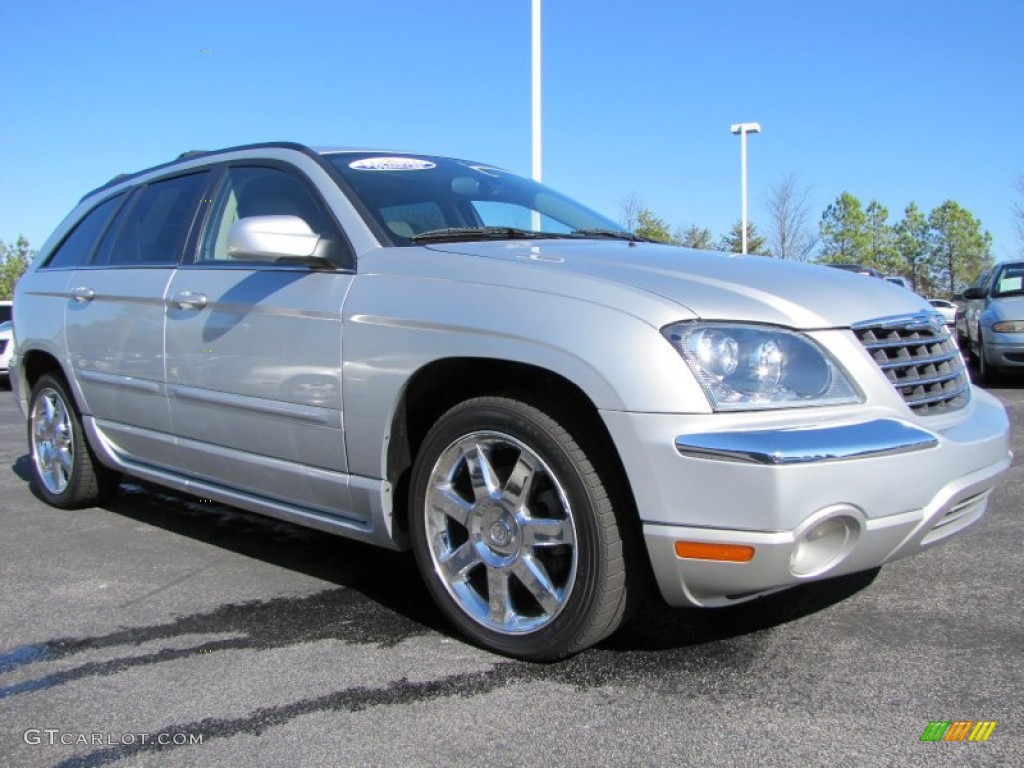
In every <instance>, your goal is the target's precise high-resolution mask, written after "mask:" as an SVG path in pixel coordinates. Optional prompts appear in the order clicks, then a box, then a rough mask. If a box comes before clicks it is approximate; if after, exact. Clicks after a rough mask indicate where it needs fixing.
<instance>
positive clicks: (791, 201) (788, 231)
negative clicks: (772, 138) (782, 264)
mask: <svg viewBox="0 0 1024 768" xmlns="http://www.w3.org/2000/svg"><path fill="white" fill-rule="evenodd" d="M810 193H811V190H810V188H809V187H805V186H803V185H802V184H801V183H800V177H799V176H798V175H797V174H795V173H791V174H789V175H788V176H786V177H785V178H784V179H782V181H780V182H779V183H778V184H776V185H775V186H773V187H772V188H771V189H770V190H769V192H768V197H767V200H766V201H765V206H764V207H765V211H766V212H767V213H768V235H767V239H768V247H769V250H770V251H771V254H772V256H774V257H775V258H777V259H787V260H790V261H807V260H808V258H810V255H811V251H813V250H814V247H815V246H816V245H817V244H818V239H817V237H816V236H815V235H814V229H813V228H812V227H811V226H810V221H811V205H810V202H809V200H808V198H809V197H810Z"/></svg>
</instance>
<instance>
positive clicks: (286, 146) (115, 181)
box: [78, 141, 316, 202]
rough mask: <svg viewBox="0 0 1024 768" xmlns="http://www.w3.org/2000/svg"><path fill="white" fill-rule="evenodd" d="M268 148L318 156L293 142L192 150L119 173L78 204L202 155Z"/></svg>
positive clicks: (87, 193) (272, 142)
mask: <svg viewBox="0 0 1024 768" xmlns="http://www.w3.org/2000/svg"><path fill="white" fill-rule="evenodd" d="M266 147H280V148H282V149H294V150H297V151H299V152H304V153H306V154H307V155H311V156H315V155H316V153H315V152H314V151H313V150H311V149H310V148H309V147H307V146H305V145H304V144H298V143H296V142H293V141H268V142H261V143H257V144H242V145H239V146H237V147H225V148H224V149H213V150H205V149H190V150H188V151H187V152H182V153H181V154H180V155H178V156H177V157H176V158H174V160H171V161H170V162H167V163H161V164H160V165H154V166H153V167H152V168H145V169H143V170H141V171H136V172H135V173H119V174H118V175H117V176H115V177H114V178H112V179H111V180H110V181H108V182H107V183H106V184H101V185H100V186H98V187H96V189H93V190H90V191H89V192H86V193H85V194H84V195H82V199H81V200H79V201H78V202H82V200H85V199H86V198H88V197H91V196H92V195H95V194H96V193H97V192H100V191H102V190H104V189H106V188H107V187H112V186H114V185H115V184H118V183H120V182H122V181H124V180H125V179H130V178H132V177H134V176H141V175H142V174H144V173H149V172H150V171H156V170H160V169H162V168H168V167H170V166H173V165H174V164H175V163H180V162H183V161H185V160H191V159H192V158H194V157H200V156H202V155H213V154H219V153H223V152H234V151H237V150H244V149H263V148H266Z"/></svg>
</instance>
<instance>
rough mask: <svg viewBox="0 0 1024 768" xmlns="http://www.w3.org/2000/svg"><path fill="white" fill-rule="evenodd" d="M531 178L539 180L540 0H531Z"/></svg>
mask: <svg viewBox="0 0 1024 768" xmlns="http://www.w3.org/2000/svg"><path fill="white" fill-rule="evenodd" d="M532 27H533V30H532V31H533V34H532V46H531V50H532V64H533V67H532V69H533V179H534V181H540V180H541V162H540V160H541V152H540V143H541V133H540V0H533V23H532Z"/></svg>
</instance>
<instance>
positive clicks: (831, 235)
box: [622, 177, 1024, 297]
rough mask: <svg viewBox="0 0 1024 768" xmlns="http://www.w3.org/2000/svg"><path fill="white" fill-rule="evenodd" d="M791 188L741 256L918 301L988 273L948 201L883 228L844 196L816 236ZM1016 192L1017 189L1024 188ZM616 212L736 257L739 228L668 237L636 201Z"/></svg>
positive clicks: (659, 234)
mask: <svg viewBox="0 0 1024 768" xmlns="http://www.w3.org/2000/svg"><path fill="white" fill-rule="evenodd" d="M794 184H795V181H794V177H790V178H788V179H786V180H784V182H783V183H782V184H780V185H778V186H776V187H775V188H773V190H772V196H771V197H770V198H769V200H768V201H767V205H766V208H767V210H768V212H769V218H770V219H772V221H771V222H770V224H771V225H772V226H771V227H770V229H771V230H772V231H771V233H770V235H769V236H765V235H763V234H762V233H761V232H760V231H759V230H758V228H757V225H755V224H754V223H752V222H748V226H747V251H748V253H750V254H752V255H759V256H775V257H777V258H784V259H795V260H801V261H804V260H811V261H817V262H818V263H821V264H860V265H862V266H865V267H874V268H875V269H877V270H879V271H880V272H881V273H882V274H885V275H903V276H905V277H907V278H909V279H910V281H911V283H912V284H913V285H914V287H915V290H917V291H918V293H921V294H922V295H925V296H947V297H949V296H952V295H953V294H954V293H959V292H960V291H962V290H963V289H964V288H965V287H967V286H969V285H970V284H971V283H973V282H974V281H975V279H976V278H977V277H978V275H979V274H981V272H983V271H984V270H986V269H989V268H990V267H991V266H992V263H993V259H992V254H991V249H992V236H991V235H990V234H989V233H988V232H987V231H983V230H982V227H981V222H980V221H979V220H978V219H976V218H975V217H974V215H973V214H971V212H970V211H968V210H967V209H966V208H964V207H963V206H962V205H960V204H959V203H957V202H956V201H955V200H947V201H946V202H944V203H942V204H941V205H940V206H938V207H937V208H935V209H933V210H932V211H930V212H928V213H927V214H926V213H924V212H923V211H921V210H920V209H919V208H918V207H917V204H916V203H914V202H911V203H910V204H908V205H907V207H906V208H905V209H904V211H903V218H901V219H899V220H898V221H895V222H890V219H889V211H888V209H887V208H886V207H885V206H884V205H882V204H881V203H879V202H878V201H877V200H871V201H869V202H868V204H867V205H864V204H863V203H862V202H861V201H860V199H859V198H857V197H856V196H854V195H853V194H851V193H849V192H843V193H842V194H841V195H839V197H837V198H836V199H835V201H834V202H832V203H830V204H829V205H828V206H827V207H826V208H825V211H824V212H823V213H822V215H821V219H820V220H819V222H818V226H817V232H816V233H812V232H811V231H810V227H809V226H808V224H807V223H806V221H807V217H806V214H805V208H804V206H805V202H804V201H805V200H806V191H801V190H800V189H799V188H798V187H796V186H794ZM1021 184H1022V188H1024V182H1021ZM622 209H623V217H622V223H623V224H624V225H626V226H627V227H628V228H630V229H632V230H633V231H635V232H636V233H637V234H639V235H642V236H644V237H648V238H650V239H652V240H656V241H658V242H663V243H671V244H673V245H681V246H684V247H688V248H699V249H713V250H720V251H728V252H732V253H739V252H740V251H741V247H742V245H741V235H742V227H741V224H740V222H738V221H737V222H736V223H735V224H733V226H732V227H731V228H730V229H729V231H728V232H726V233H725V234H723V235H721V236H719V237H718V238H717V239H716V238H715V237H714V235H713V234H712V232H711V230H709V229H707V228H706V227H700V226H698V225H696V224H691V225H690V226H688V227H686V228H677V229H674V230H673V229H672V228H671V227H670V226H669V224H668V222H667V221H666V220H665V219H663V218H661V217H660V216H658V215H657V214H655V213H654V212H653V211H651V210H650V209H649V208H647V207H645V206H643V205H640V204H638V203H637V201H636V198H627V200H626V201H625V202H624V203H623V204H622ZM773 244H774V247H773ZM794 244H795V247H794ZM776 251H778V252H776Z"/></svg>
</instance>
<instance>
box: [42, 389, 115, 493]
mask: <svg viewBox="0 0 1024 768" xmlns="http://www.w3.org/2000/svg"><path fill="white" fill-rule="evenodd" d="M28 443H29V450H30V451H31V454H32V479H33V481H34V483H35V486H36V489H37V490H38V491H39V493H40V495H41V496H42V497H43V499H45V500H46V502H47V503H48V504H50V505H52V506H54V507H60V508H61V509H75V508H78V507H88V506H92V505H94V504H98V503H100V502H101V501H103V500H105V499H106V498H108V497H109V496H110V495H111V494H113V492H114V491H115V490H116V489H117V484H118V479H119V476H118V474H117V473H116V472H113V471H111V470H109V469H107V468H106V467H104V466H103V465H102V464H100V463H99V461H98V460H97V459H96V457H95V456H94V455H93V453H92V451H91V450H90V449H89V445H88V443H87V442H86V439H85V434H84V432H83V430H82V420H81V417H80V415H79V413H78V409H77V407H76V406H75V401H74V400H73V399H72V398H71V396H70V395H69V394H68V391H67V386H66V385H65V384H64V382H63V380H62V379H60V378H58V377H57V376H54V375H52V374H49V373H48V374H45V375H43V376H40V377H39V380H38V381H37V382H36V383H35V385H34V386H33V387H32V396H31V398H30V400H29V408H28Z"/></svg>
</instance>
